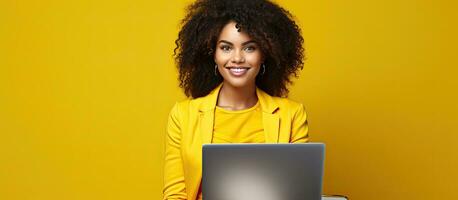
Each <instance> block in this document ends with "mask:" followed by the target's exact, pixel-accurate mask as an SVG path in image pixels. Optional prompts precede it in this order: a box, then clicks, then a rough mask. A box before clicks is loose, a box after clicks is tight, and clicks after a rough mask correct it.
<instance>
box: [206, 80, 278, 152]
mask: <svg viewBox="0 0 458 200" xmlns="http://www.w3.org/2000/svg"><path fill="white" fill-rule="evenodd" d="M221 86H222V84H220V85H219V86H218V87H216V88H215V89H214V90H213V91H212V92H210V94H208V95H207V96H205V97H203V99H202V103H201V104H200V106H199V111H200V118H201V136H202V144H209V143H211V141H212V137H213V123H214V117H215V112H214V111H215V107H216V101H217V99H218V93H219V91H220V89H221ZM256 95H257V96H258V101H259V104H260V105H261V110H262V124H263V127H264V134H265V141H266V143H278V136H279V133H278V131H279V125H280V124H279V123H280V118H279V115H277V114H275V111H276V110H277V109H279V107H278V105H277V103H276V102H275V100H274V98H273V97H271V96H270V95H268V94H267V93H265V92H264V91H262V90H260V89H258V88H256Z"/></svg>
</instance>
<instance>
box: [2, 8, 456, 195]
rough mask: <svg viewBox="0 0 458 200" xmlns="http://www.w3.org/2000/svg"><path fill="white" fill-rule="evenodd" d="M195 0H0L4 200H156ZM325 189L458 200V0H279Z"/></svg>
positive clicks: (298, 95)
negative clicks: (186, 17)
mask: <svg viewBox="0 0 458 200" xmlns="http://www.w3.org/2000/svg"><path fill="white" fill-rule="evenodd" d="M187 3H189V1H177V0H167V1H140V0H129V1H127V0H126V1H89V0H85V1H52V0H42V1H32V0H30V1H21V0H18V1H16V0H2V1H0V199H2V200H16V199H17V200H19V199H21V200H22V199H24V200H25V199H27V200H29V199H31V200H32V199H33V200H39V199H46V200H52V199H69V200H71V199H78V200H79V199H85V200H86V199H160V198H161V187H162V163H163V161H162V159H163V147H164V146H163V140H164V134H165V132H164V130H165V124H166V118H167V114H168V112H169V109H170V108H171V106H172V105H173V104H174V102H175V101H176V100H180V99H183V98H184V96H183V95H182V93H181V91H180V89H179V88H178V87H177V80H176V79H177V78H176V77H177V75H176V70H175V67H174V62H173V59H172V57H171V53H172V49H173V48H174V40H175V39H176V35H177V31H178V22H179V20H180V19H181V18H182V17H183V13H184V10H183V8H184V6H185V5H186V4H187ZM279 3H280V4H281V5H283V6H284V7H285V8H287V9H289V10H290V11H291V12H292V13H293V14H295V15H296V16H297V20H298V22H299V24H300V26H301V27H302V30H303V35H304V38H305V41H306V44H305V47H306V49H307V57H308V59H307V61H306V64H305V68H304V70H303V72H302V74H301V77H300V78H299V79H297V80H296V84H295V85H294V86H292V87H291V95H290V97H291V98H292V99H295V100H297V101H300V102H302V103H304V104H305V105H306V108H307V111H308V114H309V120H310V134H311V137H312V139H313V141H323V142H325V143H326V144H327V159H326V170H325V183H324V191H325V192H326V193H338V194H345V195H348V196H349V197H350V198H351V199H355V200H366V199H369V200H387V199H390V200H398V199H399V200H401V199H425V200H426V199H428V200H431V199H457V198H458V129H457V126H456V124H457V122H458V117H457V113H458V103H457V102H458V98H457V86H458V81H457V80H456V77H457V72H458V69H457V67H458V65H457V63H458V62H457V57H458V56H457V47H458V42H457V35H458V31H457V27H458V26H457V20H458V16H457V3H455V1H447V0H438V1H427V0H401V1H399V0H385V1H382V0H379V1H365V0H354V1H345V0H331V1H298V0H297V1H294V0H284V1H281V2H279Z"/></svg>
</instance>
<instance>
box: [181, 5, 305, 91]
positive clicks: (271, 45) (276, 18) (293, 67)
mask: <svg viewBox="0 0 458 200" xmlns="http://www.w3.org/2000/svg"><path fill="white" fill-rule="evenodd" d="M230 21H235V23H237V28H238V29H239V31H244V32H246V33H247V34H248V35H249V36H250V37H251V38H252V39H253V40H254V41H256V43H257V44H258V45H259V47H260V49H261V51H262V54H263V55H264V57H265V61H264V64H265V66H266V70H265V73H264V74H263V75H262V76H261V75H258V76H257V77H256V86H257V87H259V88H260V89H262V90H263V91H265V92H266V93H268V94H269V95H271V96H278V97H286V96H287V95H288V92H289V91H288V88H287V86H288V85H289V84H291V83H292V81H291V80H290V78H291V76H292V75H294V77H297V76H298V71H299V70H301V69H302V68H303V65H304V63H303V60H304V48H303V47H302V44H303V42H304V40H303V38H302V36H301V32H300V28H299V26H298V25H297V24H296V23H295V22H294V20H293V16H292V15H291V13H289V12H288V11H287V10H285V9H283V8H282V7H280V6H279V5H277V4H275V3H273V2H270V1H267V0H231V1H228V0H197V1H196V2H194V3H192V4H191V5H189V6H188V7H187V14H186V16H185V18H184V19H183V20H182V22H181V30H180V32H179V34H178V39H177V40H176V41H175V44H176V48H175V49H174V54H173V56H174V58H175V62H176V63H177V67H178V70H179V81H180V87H181V88H183V89H184V93H185V94H186V96H188V97H189V96H192V97H193V98H198V97H202V96H205V95H207V94H209V93H210V92H211V91H212V90H213V89H214V88H216V87H217V86H218V85H219V84H220V83H221V82H222V81H223V79H222V77H221V76H215V73H214V66H215V63H214V59H213V57H214V49H215V48H216V42H217V39H218V37H219V34H220V32H221V30H222V28H223V27H224V26H225V25H226V24H227V23H229V22H230Z"/></svg>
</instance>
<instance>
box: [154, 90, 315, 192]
mask: <svg viewBox="0 0 458 200" xmlns="http://www.w3.org/2000/svg"><path fill="white" fill-rule="evenodd" d="M220 88H221V85H219V86H218V87H217V88H216V89H214V90H213V91H212V92H211V93H210V94H208V95H207V96H205V97H200V98H196V99H188V100H184V101H181V102H178V103H176V104H175V106H174V107H173V108H172V110H171V112H170V115H169V119H168V125H167V136H166V142H165V163H164V188H163V191H162V192H163V199H164V200H172V199H188V200H195V199H196V198H197V195H198V192H199V187H200V183H201V180H202V144H208V143H211V140H212V134H213V119H214V110H215V107H216V101H217V99H218V93H219V90H220ZM256 95H257V96H258V101H259V104H260V106H261V109H262V122H263V126H264V133H265V140H266V143H303V142H307V141H308V139H309V138H308V125H307V116H306V113H305V111H304V107H303V105H302V104H300V103H297V102H294V101H292V100H289V99H286V98H280V97H272V96H270V95H268V94H267V93H265V92H263V91H262V90H260V89H258V88H256Z"/></svg>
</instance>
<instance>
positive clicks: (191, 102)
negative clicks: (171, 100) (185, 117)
mask: <svg viewBox="0 0 458 200" xmlns="http://www.w3.org/2000/svg"><path fill="white" fill-rule="evenodd" d="M203 98H204V97H200V98H195V99H191V98H189V99H184V100H180V101H177V102H176V103H175V105H174V106H173V108H172V111H171V112H178V113H190V112H198V110H199V108H200V107H201V105H202V104H203Z"/></svg>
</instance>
